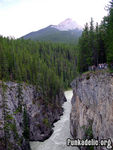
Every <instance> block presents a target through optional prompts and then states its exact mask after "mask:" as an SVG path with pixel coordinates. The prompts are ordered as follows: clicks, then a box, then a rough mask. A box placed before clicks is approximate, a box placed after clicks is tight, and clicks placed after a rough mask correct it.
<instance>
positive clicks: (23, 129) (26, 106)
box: [0, 81, 66, 150]
mask: <svg viewBox="0 0 113 150" xmlns="http://www.w3.org/2000/svg"><path fill="white" fill-rule="evenodd" d="M64 101H66V99H65V97H64V94H63V92H60V93H59V95H57V96H56V99H54V100H52V101H51V102H48V101H47V100H44V99H43V97H42V96H41V94H40V93H37V92H36V89H35V87H33V86H32V85H26V84H25V83H23V84H17V83H14V82H7V83H3V82H1V81H0V150H8V149H12V150H13V149H14V150H30V146H29V140H31V141H32V140H33V141H34V140H36V141H37V140H39V141H43V140H45V139H47V138H48V137H49V136H50V135H51V134H52V132H53V130H52V126H53V122H55V121H56V120H58V119H59V118H60V115H62V113H63V109H62V107H61V106H62V104H63V102H64Z"/></svg>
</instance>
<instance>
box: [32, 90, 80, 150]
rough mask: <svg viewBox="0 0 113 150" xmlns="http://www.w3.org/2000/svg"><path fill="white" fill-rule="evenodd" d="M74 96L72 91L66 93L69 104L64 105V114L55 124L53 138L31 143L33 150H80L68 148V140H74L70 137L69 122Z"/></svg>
mask: <svg viewBox="0 0 113 150" xmlns="http://www.w3.org/2000/svg"><path fill="white" fill-rule="evenodd" d="M72 95H73V92H72V91H66V92H65V96H66V98H67V102H65V103H64V104H63V108H64V113H63V115H62V116H61V119H60V120H59V121H57V122H56V123H54V128H53V130H54V132H53V134H52V135H51V137H50V138H49V139H47V140H45V141H44V142H30V145H31V149H32V150H78V148H77V147H70V146H66V139H67V138H72V137H71V135H70V120H69V119H70V111H71V98H72Z"/></svg>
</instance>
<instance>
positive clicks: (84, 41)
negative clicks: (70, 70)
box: [77, 0, 113, 73]
mask: <svg viewBox="0 0 113 150" xmlns="http://www.w3.org/2000/svg"><path fill="white" fill-rule="evenodd" d="M107 8H108V12H109V13H108V16H106V17H104V18H103V20H102V22H101V24H100V25H98V23H96V26H94V21H93V19H92V18H91V22H90V24H89V25H88V23H86V25H85V27H84V30H83V32H82V36H81V37H80V39H79V43H78V65H77V66H78V67H77V68H78V72H80V73H82V72H84V71H87V70H88V67H89V66H92V65H95V66H97V65H98V64H99V63H108V64H109V67H110V68H112V69H113V0H112V1H111V2H110V5H109V6H108V7H107Z"/></svg>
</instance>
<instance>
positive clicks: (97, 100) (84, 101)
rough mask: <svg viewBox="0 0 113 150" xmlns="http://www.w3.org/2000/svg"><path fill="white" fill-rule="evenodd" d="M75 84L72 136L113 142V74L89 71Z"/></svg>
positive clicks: (73, 86) (99, 149) (73, 83)
mask: <svg viewBox="0 0 113 150" xmlns="http://www.w3.org/2000/svg"><path fill="white" fill-rule="evenodd" d="M71 85H72V88H73V93H74V95H73V98H72V111H71V115H70V131H71V134H72V136H73V137H74V138H80V139H85V138H89V139H91V138H95V139H98V140H101V139H109V138H110V139H111V141H112V144H113V74H110V73H100V72H95V73H89V74H86V75H82V77H79V78H77V79H76V80H74V81H73V82H72V84H71ZM82 149H85V148H83V147H82ZM86 149H88V147H87V148H86ZM95 149H98V150H102V149H104V150H106V149H107V148H106V147H95Z"/></svg>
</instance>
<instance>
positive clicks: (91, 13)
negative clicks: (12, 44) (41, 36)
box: [0, 0, 109, 38]
mask: <svg viewBox="0 0 113 150" xmlns="http://www.w3.org/2000/svg"><path fill="white" fill-rule="evenodd" d="M108 3H109V0H0V35H3V36H14V37H15V38H18V37H20V36H22V35H25V34H27V33H29V32H31V31H37V30H39V29H41V28H44V27H46V26H48V25H50V24H53V25H57V24H59V23H60V22H62V21H64V20H65V19H67V18H72V19H73V20H75V21H76V22H77V23H78V24H79V25H81V26H83V27H84V24H85V23H86V22H89V21H90V18H91V17H93V19H94V21H95V22H99V23H100V21H101V20H102V18H103V16H105V15H107V11H105V6H106V5H107V4H108Z"/></svg>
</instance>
